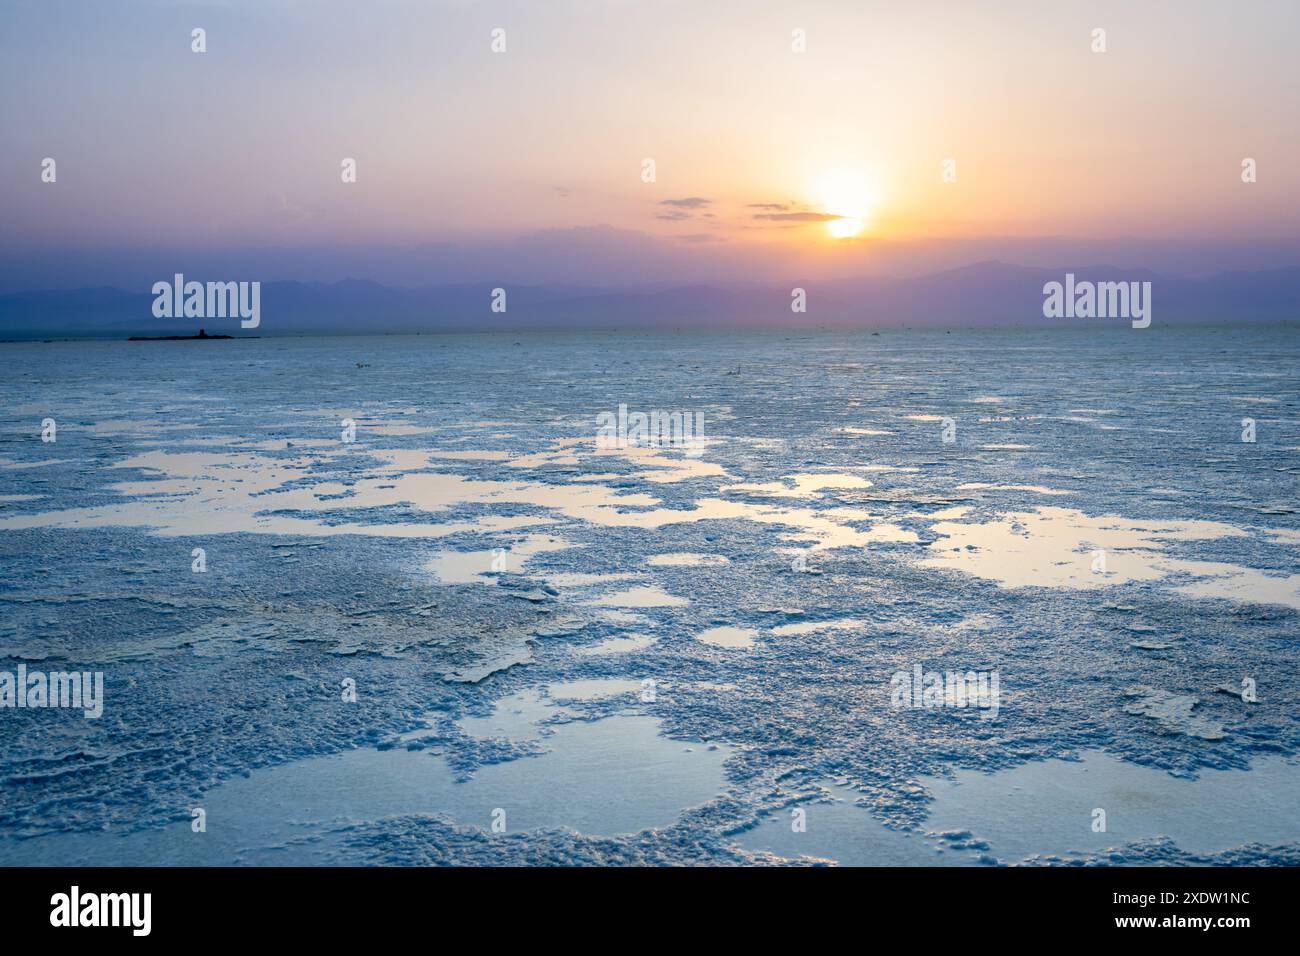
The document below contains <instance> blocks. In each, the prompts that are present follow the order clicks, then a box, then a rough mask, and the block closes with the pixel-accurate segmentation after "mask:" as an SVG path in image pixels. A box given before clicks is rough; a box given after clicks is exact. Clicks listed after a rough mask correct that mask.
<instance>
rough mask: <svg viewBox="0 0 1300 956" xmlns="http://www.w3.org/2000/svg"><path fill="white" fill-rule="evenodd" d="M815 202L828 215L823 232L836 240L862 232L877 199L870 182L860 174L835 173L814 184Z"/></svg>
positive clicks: (854, 171)
mask: <svg viewBox="0 0 1300 956" xmlns="http://www.w3.org/2000/svg"><path fill="white" fill-rule="evenodd" d="M817 195H818V200H819V201H820V202H821V205H822V208H823V209H824V210H825V211H826V213H827V214H828V215H832V216H835V217H837V218H835V219H828V220H827V221H826V231H827V232H829V233H830V234H831V235H832V236H834V237H835V238H836V239H848V238H850V237H851V236H856V235H857V234H858V233H860V232H861V231H862V230H863V229H864V228H866V224H867V219H868V217H869V216H870V215H871V213H872V211H873V210H874V209H875V207H876V204H877V195H876V189H875V187H874V183H873V182H872V178H871V176H870V175H868V174H867V173H866V172H865V171H862V170H837V171H836V172H833V173H830V174H828V175H827V176H825V177H823V178H822V180H821V181H820V182H819V183H818V188H817Z"/></svg>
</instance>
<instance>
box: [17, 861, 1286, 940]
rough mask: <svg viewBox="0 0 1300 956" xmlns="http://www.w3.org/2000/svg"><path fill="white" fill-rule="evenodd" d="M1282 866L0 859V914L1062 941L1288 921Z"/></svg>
mask: <svg viewBox="0 0 1300 956" xmlns="http://www.w3.org/2000/svg"><path fill="white" fill-rule="evenodd" d="M1294 876H1295V871H1294V870H1290V869H1286V868H1267V869H1266V868H1243V869H1209V868H1206V869H1173V868H1114V869H1111V868H1061V869H1045V868H1043V869H1040V868H1033V869H1017V868H976V869H856V870H853V869H831V868H820V869H799V870H795V869H790V870H779V871H778V870H751V871H746V872H741V871H739V870H722V869H717V870H705V869H697V870H671V871H670V870H664V869H636V870H631V869H628V870H595V869H551V870H547V871H545V872H539V871H538V870H533V869H454V870H453V869H446V870H440V869H291V868H285V869H274V868H268V869H234V868H232V869H125V868H124V869H56V868H29V869H9V870H4V871H0V881H2V882H3V885H4V888H3V893H2V894H0V919H3V924H2V925H4V927H5V938H6V940H7V941H15V940H17V939H18V938H25V937H30V936H33V935H39V936H44V935H46V934H53V936H54V937H58V936H70V935H71V934H76V942H77V943H78V944H83V943H86V942H89V941H92V940H94V941H98V940H105V941H106V940H108V939H110V938H115V939H118V940H122V941H126V940H144V939H157V940H164V941H166V942H168V943H179V942H189V941H191V940H192V941H195V942H200V943H203V944H205V945H211V944H214V943H220V942H223V941H226V940H229V941H232V942H233V941H243V940H252V939H256V940H258V941H259V942H260V941H265V940H276V939H279V938H283V939H285V940H293V941H294V942H296V943H304V942H312V941H320V942H322V943H327V944H332V945H337V944H339V943H346V942H347V941H348V940H350V939H356V940H357V941H363V940H373V938H374V934H375V932H376V931H377V930H382V931H383V933H384V934H385V935H388V934H392V933H395V932H403V931H409V932H412V933H416V932H420V931H422V930H423V931H425V932H427V931H428V930H429V929H431V928H434V927H437V926H442V927H444V931H446V930H450V929H452V928H453V927H459V928H461V929H462V930H463V929H464V928H466V927H467V926H468V925H470V924H477V925H478V926H479V927H480V929H486V930H487V931H488V932H490V933H492V934H494V935H495V934H497V933H499V932H500V930H502V929H506V930H508V931H509V930H517V931H521V932H523V933H528V934H530V935H535V934H536V933H538V932H554V931H555V930H556V929H557V927H556V921H557V920H563V921H565V924H566V926H568V927H569V928H568V929H566V930H564V931H563V932H565V933H566V934H567V933H569V932H573V931H580V932H583V933H589V932H590V931H592V930H600V931H602V932H606V933H609V934H612V935H611V936H609V937H608V939H609V940H610V941H611V942H616V941H617V940H619V939H626V938H627V934H628V933H632V934H633V935H637V934H639V933H642V932H647V931H648V932H654V927H656V926H660V927H661V928H662V927H663V925H664V924H668V925H677V924H680V923H681V921H682V920H683V919H687V918H689V919H690V920H691V921H692V922H696V921H697V920H698V919H700V918H703V917H705V916H706V914H707V913H709V912H712V913H714V915H715V917H716V919H717V920H718V921H720V922H719V924H718V929H719V932H722V931H723V930H724V926H723V923H725V924H726V927H725V929H726V933H725V934H724V935H728V934H734V935H735V936H737V937H740V938H746V937H748V936H750V935H751V934H759V933H761V934H762V936H763V938H764V939H765V940H770V937H771V935H772V934H773V932H776V933H777V934H779V933H780V932H781V928H780V924H781V923H782V922H789V923H790V931H791V932H792V933H793V934H798V933H807V932H808V931H809V930H810V929H815V924H816V923H818V922H825V923H826V926H827V928H828V929H829V928H831V926H832V925H835V926H839V927H840V931H841V932H842V931H843V930H844V929H845V927H844V924H843V921H844V919H845V918H851V919H853V920H854V921H855V922H857V923H860V924H865V925H862V926H860V928H859V930H858V931H859V932H861V931H866V932H868V933H872V935H873V937H874V936H875V934H874V932H873V931H874V930H876V929H877V927H878V928H879V929H880V930H882V931H889V930H890V928H891V927H893V928H894V929H897V928H898V927H900V926H911V927H912V930H909V932H913V931H915V930H917V929H918V928H921V927H925V928H926V929H924V930H923V932H924V933H926V934H928V933H929V932H930V931H931V930H933V931H935V932H938V933H939V934H940V937H939V938H941V939H946V940H947V945H951V944H953V943H956V942H957V941H958V940H966V941H973V940H974V939H976V938H978V934H977V936H971V935H970V933H971V932H972V931H975V930H976V929H977V928H979V927H983V928H986V929H993V930H1000V931H1003V932H1025V933H1035V934H1037V933H1053V934H1057V935H1058V936H1059V937H1060V938H1062V939H1069V940H1071V941H1073V940H1076V939H1079V938H1095V937H1097V936H1107V937H1114V938H1122V937H1124V936H1135V937H1138V938H1145V939H1149V940H1150V939H1160V938H1164V939H1171V940H1172V939H1178V940H1180V941H1183V940H1185V939H1186V938H1187V937H1188V936H1190V935H1192V934H1199V935H1200V936H1202V937H1205V938H1207V939H1209V940H1213V941H1214V942H1215V943H1219V944H1227V945H1232V944H1233V943H1234V942H1235V941H1237V940H1239V939H1244V938H1249V934H1251V933H1254V932H1256V931H1258V930H1261V929H1262V930H1265V931H1267V932H1270V933H1271V934H1276V933H1280V932H1284V931H1285V930H1286V929H1287V928H1288V927H1290V926H1291V925H1292V924H1293V921H1294V911H1293V909H1292V907H1291V906H1290V905H1289V904H1290V903H1291V898H1292V893H1293V890H1294V887H1295V880H1294ZM534 919H535V920H538V921H545V922H539V923H537V924H533V922H532V921H533V920H534ZM810 921H811V923H810ZM746 923H751V924H752V925H751V926H746V925H745V924H746ZM530 927H532V928H531V929H530ZM548 927H549V929H548ZM945 928H946V929H945ZM949 931H952V932H955V933H956V935H955V936H954V935H948V932H949ZM1242 934H1246V935H1245V936H1244V937H1243V936H1242Z"/></svg>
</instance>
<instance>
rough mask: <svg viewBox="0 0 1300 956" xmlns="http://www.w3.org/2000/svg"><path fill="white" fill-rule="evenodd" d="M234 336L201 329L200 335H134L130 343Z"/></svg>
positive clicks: (185, 340)
mask: <svg viewBox="0 0 1300 956" xmlns="http://www.w3.org/2000/svg"><path fill="white" fill-rule="evenodd" d="M233 338H235V336H233V335H208V333H207V331H206V330H205V329H199V334H198V335H133V336H131V337H130V338H129V339H127V341H128V342H193V341H195V340H196V339H233ZM239 338H241V339H255V338H257V336H256V335H241V336H239Z"/></svg>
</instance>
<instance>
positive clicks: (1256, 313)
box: [0, 262, 1300, 339]
mask: <svg viewBox="0 0 1300 956" xmlns="http://www.w3.org/2000/svg"><path fill="white" fill-rule="evenodd" d="M1067 272H1071V273H1073V274H1074V275H1075V278H1076V281H1085V280H1087V281H1093V282H1127V281H1138V282H1143V281H1149V282H1151V284H1152V285H1151V302H1152V320H1153V324H1155V325H1159V324H1162V323H1166V322H1204V321H1225V322H1237V321H1257V320H1275V321H1276V320H1300V267H1296V268H1286V269H1272V270H1268V271H1261V272H1242V271H1235V272H1222V273H1219V274H1218V275H1215V276H1212V277H1210V278H1205V279H1184V278H1174V277H1167V276H1161V275H1157V274H1155V273H1152V272H1147V271H1141V270H1139V271H1134V270H1131V269H1129V270H1124V269H1117V268H1111V267H1107V266H1086V267H1076V268H1068V269H1066V268H1062V269H1055V270H1053V269H1040V268H1029V267H1024V266H1015V265H1008V264H1006V263H1001V262H982V263H977V264H975V265H971V266H967V267H964V268H961V269H954V270H951V271H947V272H939V273H935V274H933V275H927V276H922V277H919V278H909V279H889V278H863V279H856V280H836V281H813V280H809V281H806V282H801V281H797V280H792V281H790V282H788V283H782V284H781V285H779V286H778V285H776V284H775V283H766V282H765V283H762V284H759V283H754V284H748V285H737V284H717V285H693V286H686V287H669V288H662V287H653V288H623V289H614V290H611V289H606V288H581V287H572V286H505V287H504V288H505V290H506V306H507V309H506V311H505V312H504V313H500V312H493V311H491V308H490V305H491V301H492V288H493V286H492V284H490V283H476V284H465V285H440V286H433V287H428V288H417V289H399V288H392V287H389V286H383V285H380V284H378V283H375V282H370V281H367V280H359V279H350V280H346V281H343V282H335V283H328V284H326V283H304V282H279V281H277V282H264V283H263V284H262V288H261V323H260V325H259V327H258V328H256V329H248V330H243V329H241V328H240V326H239V321H238V320H237V319H229V318H226V319H215V318H214V319H195V318H189V319H158V318H155V317H154V315H153V308H152V307H153V300H154V297H153V295H152V294H151V293H150V292H149V291H148V290H145V291H124V290H122V289H115V288H96V289H77V290H69V291H49V292H24V293H16V294H11V295H3V296H0V338H3V339H44V338H126V337H128V336H131V335H188V334H193V333H196V332H197V331H198V329H199V328H200V327H203V328H205V329H206V330H207V331H208V332H209V333H210V334H220V333H227V334H232V335H260V336H276V335H340V334H352V335H356V334H370V333H403V332H406V333H409V332H449V331H497V330H501V331H506V330H509V331H517V330H561V329H596V328H599V329H620V328H621V329H657V328H667V329H677V328H739V327H805V328H811V327H819V326H835V327H873V326H900V325H930V326H954V327H955V326H968V325H1028V324H1048V323H1060V322H1063V321H1068V322H1075V323H1077V322H1088V321H1092V322H1109V323H1114V324H1122V320H1116V319H1045V318H1044V317H1043V312H1042V307H1043V286H1044V284H1045V283H1047V282H1051V281H1054V280H1055V281H1062V280H1063V279H1064V276H1065V274H1066V273H1067ZM170 278H171V277H170V276H168V277H160V279H166V280H168V281H170ZM255 278H256V277H255V276H206V275H204V276H199V275H193V276H191V275H187V276H186V279H187V280H189V279H193V280H199V281H206V280H218V281H234V280H250V279H255ZM795 287H800V288H803V289H804V290H805V291H806V295H807V312H805V313H795V312H792V311H791V308H790V303H791V293H792V289H794V288H795Z"/></svg>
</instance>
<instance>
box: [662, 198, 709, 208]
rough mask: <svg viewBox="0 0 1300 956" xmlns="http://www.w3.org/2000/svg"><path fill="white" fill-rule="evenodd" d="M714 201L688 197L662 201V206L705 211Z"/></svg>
mask: <svg viewBox="0 0 1300 956" xmlns="http://www.w3.org/2000/svg"><path fill="white" fill-rule="evenodd" d="M712 201H713V200H711V199H705V198H704V197H703V196H687V197H686V198H685V199H661V200H660V201H659V205H661V206H676V207H678V208H679V209H703V208H704V207H705V206H707V205H709V204H710V203H711V202H712Z"/></svg>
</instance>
